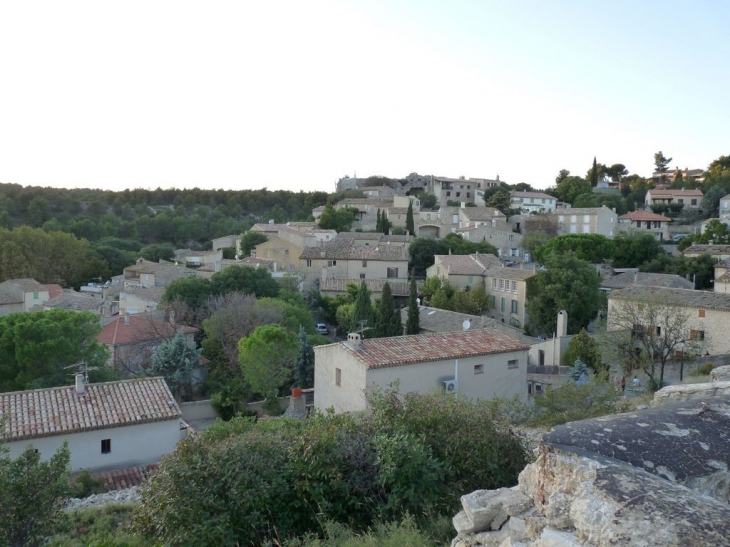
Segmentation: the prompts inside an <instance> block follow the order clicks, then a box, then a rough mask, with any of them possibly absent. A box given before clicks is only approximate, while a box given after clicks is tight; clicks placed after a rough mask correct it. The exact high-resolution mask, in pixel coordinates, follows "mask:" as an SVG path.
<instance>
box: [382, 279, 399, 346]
mask: <svg viewBox="0 0 730 547" xmlns="http://www.w3.org/2000/svg"><path fill="white" fill-rule="evenodd" d="M401 334H403V323H402V322H401V320H400V313H399V312H398V311H396V309H395V302H394V300H393V292H392V291H391V290H390V284H389V283H388V282H387V281H386V282H385V283H384V284H383V295H382V297H381V298H380V307H379V308H378V314H377V316H376V317H375V337H376V338H385V337H388V336H400V335H401Z"/></svg>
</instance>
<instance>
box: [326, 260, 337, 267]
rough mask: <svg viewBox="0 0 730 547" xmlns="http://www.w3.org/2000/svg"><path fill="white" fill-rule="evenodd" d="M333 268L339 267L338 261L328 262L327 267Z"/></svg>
mask: <svg viewBox="0 0 730 547" xmlns="http://www.w3.org/2000/svg"><path fill="white" fill-rule="evenodd" d="M332 266H337V261H336V260H328V261H327V267H328V268H331V267H332Z"/></svg>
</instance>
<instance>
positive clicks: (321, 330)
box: [315, 323, 330, 334]
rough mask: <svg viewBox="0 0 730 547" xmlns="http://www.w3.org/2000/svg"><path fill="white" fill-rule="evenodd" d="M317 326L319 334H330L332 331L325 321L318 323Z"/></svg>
mask: <svg viewBox="0 0 730 547" xmlns="http://www.w3.org/2000/svg"><path fill="white" fill-rule="evenodd" d="M315 328H316V329H317V332H318V333H319V334H328V333H329V331H330V330H329V329H328V328H327V325H325V324H324V323H317V325H316V326H315Z"/></svg>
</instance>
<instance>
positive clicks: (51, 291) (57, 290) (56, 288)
mask: <svg viewBox="0 0 730 547" xmlns="http://www.w3.org/2000/svg"><path fill="white" fill-rule="evenodd" d="M43 286H44V287H45V288H46V289H48V298H56V297H57V296H59V295H60V294H61V293H62V292H63V287H61V285H57V284H55V283H46V284H45V285H43Z"/></svg>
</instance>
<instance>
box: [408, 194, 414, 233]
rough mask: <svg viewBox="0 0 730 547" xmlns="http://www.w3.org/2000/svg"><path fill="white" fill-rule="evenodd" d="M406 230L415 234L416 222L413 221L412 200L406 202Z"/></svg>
mask: <svg viewBox="0 0 730 547" xmlns="http://www.w3.org/2000/svg"><path fill="white" fill-rule="evenodd" d="M406 230H408V234H409V235H412V236H413V235H416V224H415V222H414V221H413V201H412V200H411V201H409V202H408V212H407V213H406Z"/></svg>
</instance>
